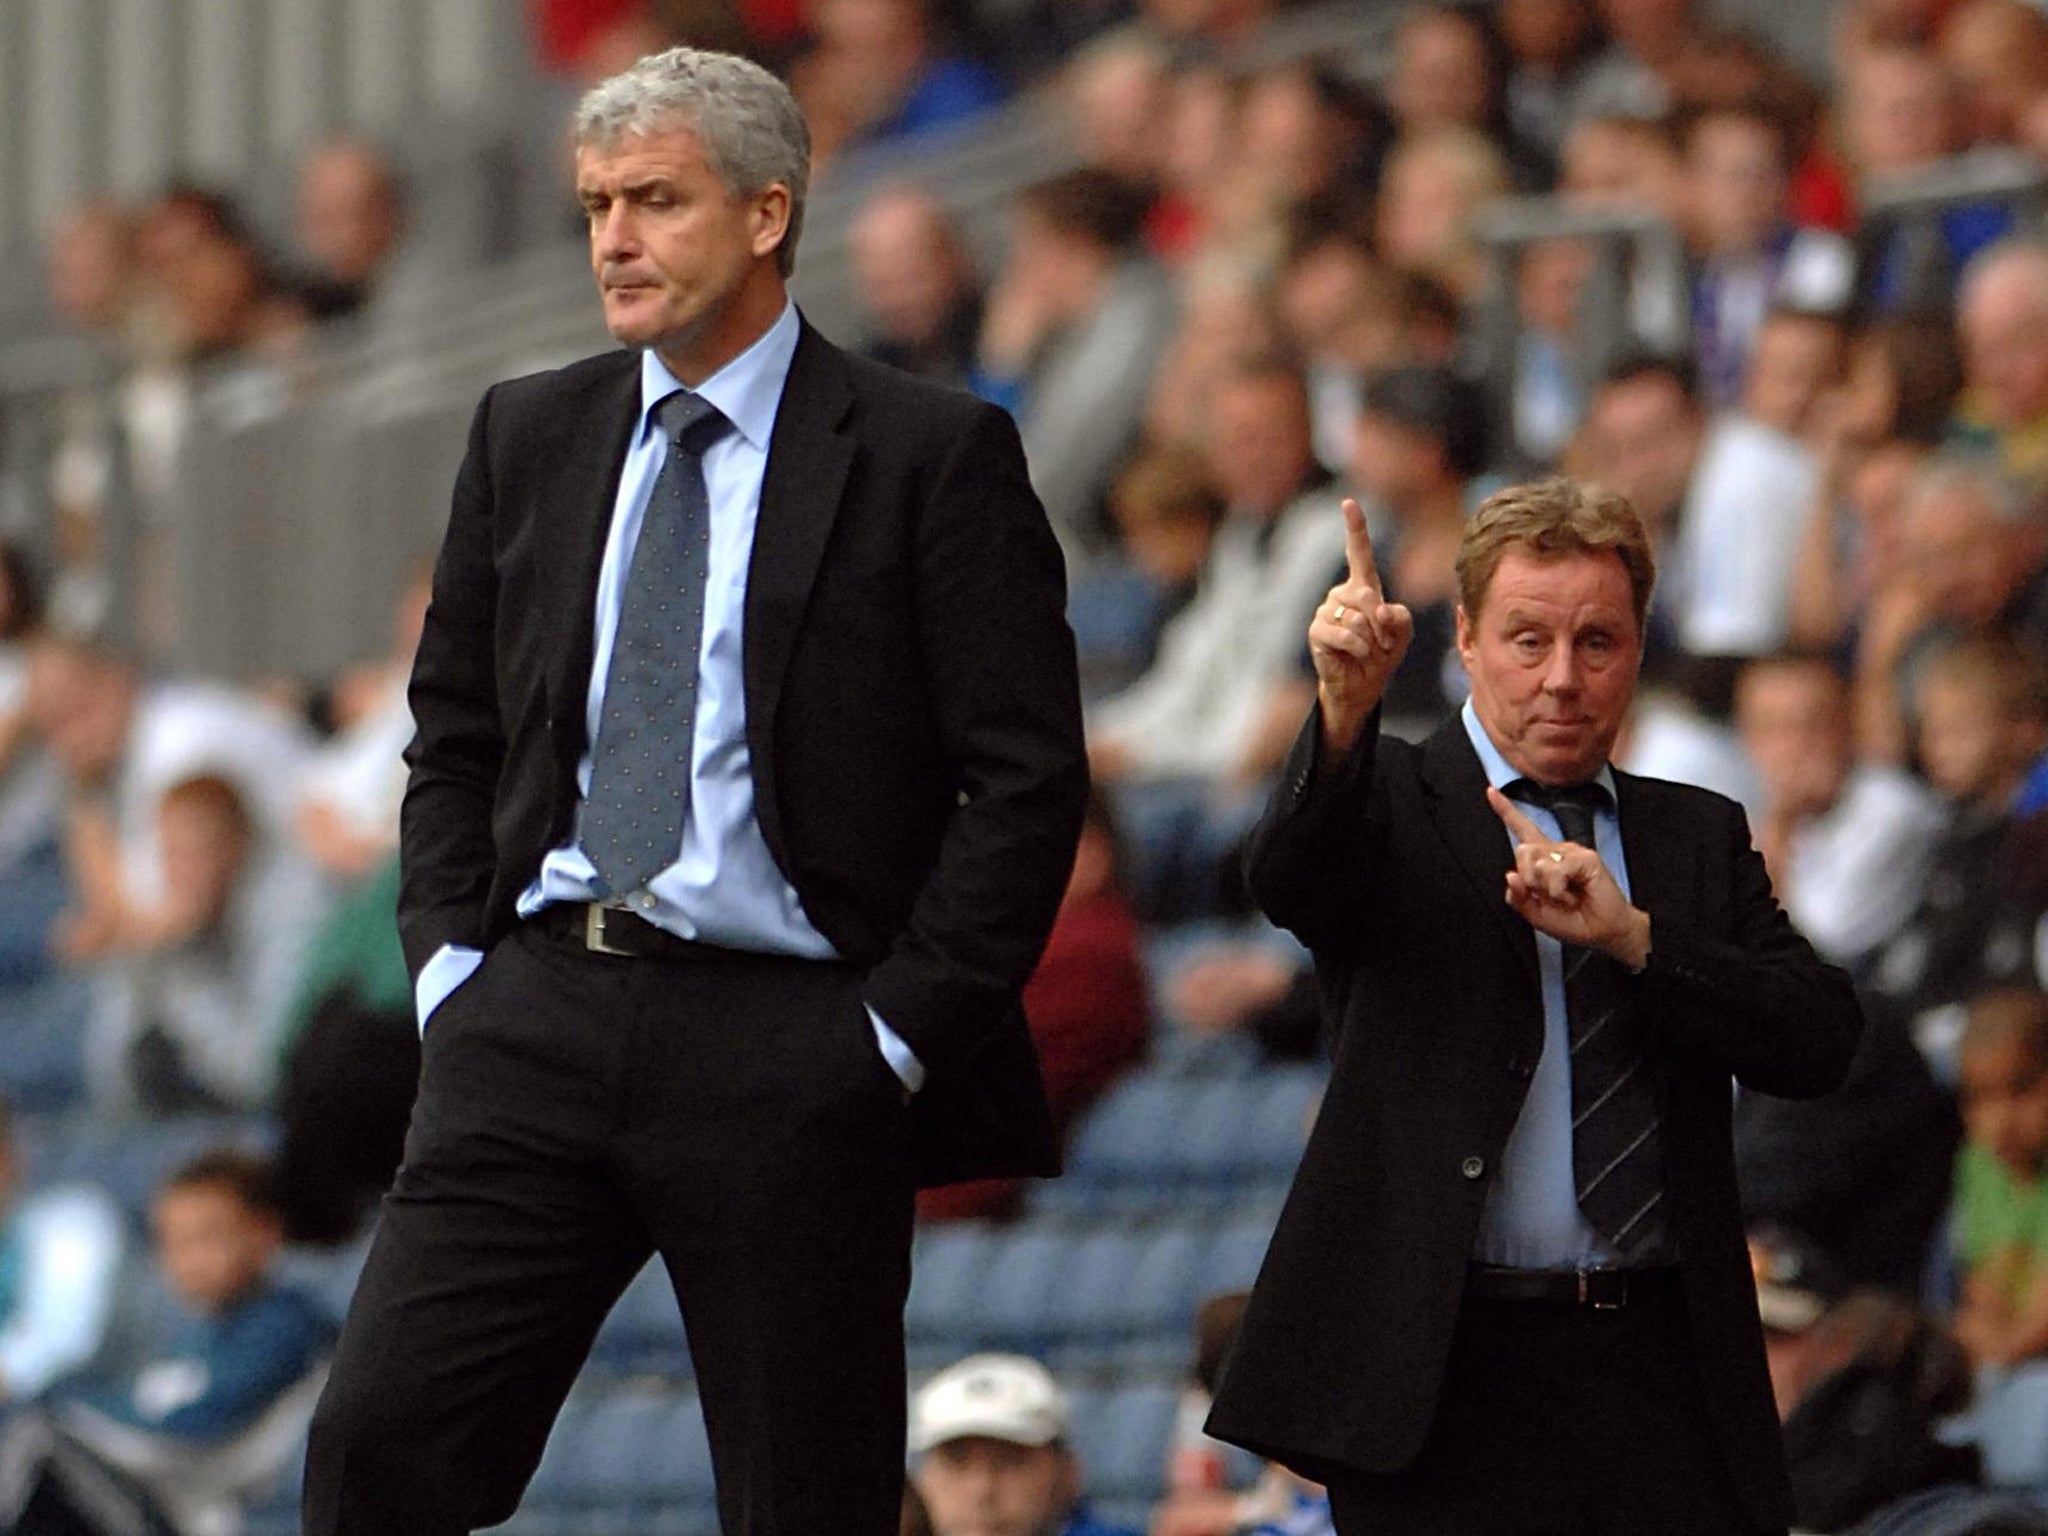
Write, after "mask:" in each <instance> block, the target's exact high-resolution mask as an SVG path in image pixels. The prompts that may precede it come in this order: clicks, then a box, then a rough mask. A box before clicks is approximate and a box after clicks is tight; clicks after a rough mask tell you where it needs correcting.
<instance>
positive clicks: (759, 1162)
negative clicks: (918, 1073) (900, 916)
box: [304, 925, 912, 1536]
mask: <svg viewBox="0 0 2048 1536" xmlns="http://www.w3.org/2000/svg"><path fill="white" fill-rule="evenodd" d="M859 984H860V976H859V974H858V973H857V971H856V970H854V969H853V968H852V967H849V966H844V965H835V964H821V963H818V962H814V961H802V960H793V959H786V958H780V957H771V956H760V955H745V954H739V953H736V952H732V951H722V950H711V949H705V950H702V951H697V952H693V953H692V955H691V956H690V957H689V958H685V959H681V960H651V959H641V958H618V957H611V956H605V955H596V954H590V953H588V952H586V951H584V950H582V949H581V948H579V947H576V946H575V944H574V942H573V941H571V940H567V939H563V938H559V937H555V936H553V935H551V934H549V933H546V932H543V931H540V930H538V929H536V928H535V927H533V926H531V925H528V926H526V927H522V928H521V929H520V930H519V931H517V932H516V933H515V934H514V935H512V936H511V937H510V938H508V939H506V940H504V941H503V942H501V943H500V944H499V945H498V946H497V947H496V948H495V949H494V950H492V952H491V953H490V955H489V957H488V958H487V959H486V960H485V962H484V964H483V966H482V968H481V969H480V970H479V971H478V972H477V973H476V974H475V975H474V976H473V977H471V978H470V980H469V981H468V982H466V983H465V984H464V985H463V986H462V987H461V988H459V989H458V990H457V991H456V992H455V993H454V994H453V995H452V996H451V997H450V998H449V999H448V1000H447V1001H446V1002H445V1003H444V1004H443V1005H442V1006H441V1008H440V1009H439V1010H438V1011H437V1012H436V1013H435V1014H434V1016H433V1018H432V1020H431V1021H430V1023H429V1026H428V1029H427V1034H426V1040H425V1043H424V1049H423V1055H422V1065H421V1075H420V1091H419V1098H418V1101H417V1103H416V1105H415V1107H414V1111H413V1119H412V1125H411V1128H410V1130H409V1131H408V1133H407V1138H406V1153H405V1162H404V1165H403V1166H402V1167H401V1168H400V1170H399V1173H398V1178H397V1181H396V1183H395V1184H394V1186H393V1188H392V1190H391V1192H390V1193H389V1194H388V1195H387V1196H386V1197H385V1201H384V1206H383V1212H382V1216H381V1218H380V1222H379V1226H378V1230H377V1235H376V1239H375V1241H374V1243H373V1245H372V1248H371V1252H370V1256H369V1261H368V1264H367V1266H366V1267H365V1270H364V1273H363V1277H362V1281H361V1284H360V1285H359V1287H358V1289H357V1292H356V1296H355V1300H354V1303H353V1305H352V1306H351V1308H350V1312H349V1317H348V1322H347V1325H346V1326H345V1328H344V1329H343V1332H342V1338H341V1343H340V1347H339V1353H338V1357H337V1359H336V1362H335V1365H334V1370H333V1374H332V1376H331V1377H330V1379H329V1382H328V1386H327V1391H326V1394H325V1396H324V1397H323V1399H322V1401H321V1404H320V1407H319V1410H318V1412H317V1413H316V1415H315V1417H314V1422H313V1430H312V1441H311V1447H310V1450H309V1453H308V1457H307V1468H306V1492H305V1506H304V1508H305V1515H304V1530H305V1532H306V1533H307V1536H392V1533H395V1532H401V1531H402V1532H405V1533H406V1536H456V1533H465V1532H468V1531H470V1530H472V1529H474V1528H476V1527H479V1526H485V1525H492V1524H496V1523H497V1522H499V1521H501V1520H503V1519H505V1518H507V1517H508V1516H509V1515H510V1514H511V1513H512V1511H513V1510H514V1509H515V1508H516V1506H517V1504H518V1501H519V1498H520V1495H521V1493H522V1492H523V1491H524V1489H525V1486H526V1482H527V1480H528V1479H529V1478H530V1477H531V1476H532V1473H533V1469H534V1466H535V1464H536V1463H537V1462H538V1460H539V1458H540V1454H541V1450H542V1448H543V1446H544V1445H545V1443H546V1439H547V1434H548V1430H549V1428H550V1426H551V1425H552V1423H553V1421H554V1417H555V1414H556V1412H557V1410H558V1409H559V1408H560V1406H561V1402H562V1399H563V1397H564V1396H565V1395H566V1394H567V1392H568V1390H569V1387H570V1385H571V1384H572V1383H573V1381H574V1379H575V1377H576V1374H577V1372H578V1370H579V1369H580V1367H581V1365H582V1362H583V1360H584V1357H585V1356H586V1355H587V1353H588V1352H589V1348H590V1343H591V1340H592V1338H593V1336H594V1335H595V1333H596V1331H597V1328H598V1325H599V1324H600V1323H601V1322H602V1321H603V1319H604V1317H605V1314H606V1312H607V1311H609V1309H610V1308H611V1305H612V1303H613V1302H614V1301H615V1300H616V1299H617V1298H618V1295H619V1293H620V1292H621V1290H623V1289H624V1287H625V1285H626V1283H627V1282H628V1281H629V1280H630V1279H631V1278H632V1276H633V1275H634V1273H635V1272H636V1271H637V1270H638V1269H639V1268H640V1266H641V1265H642V1264H643V1263H644V1262H645V1261H646V1259H647V1257H648V1255H649V1254H650V1253H651V1252H659V1253H660V1254H661V1256H662V1259H663V1261H664V1263H665V1265H666V1266H667V1269H668V1272H669V1277H670V1279H671V1281H672V1283H673V1284H674V1287H675V1291H676V1299H677V1302H678V1304H679V1306H680V1308H681V1311H682V1316H683V1322H684V1325H685V1327H686V1329H687V1332H688V1337H689V1344H690V1353H691V1357H692V1360H693V1362H694V1364H695V1368H696V1372H697V1381H698V1389H699V1392H700V1394H701V1397H702V1401H703V1406H704V1416H705V1422H706V1426H707V1428H708V1430H709V1432H710V1440H711V1452H712V1464H713V1468H714V1471H715V1473H716V1476H717V1480H718V1504H719V1517H720V1521H721V1524H722V1527H723V1529H724V1531H725V1533H726V1536H816V1533H819V1532H823V1531H831V1532H834V1533H843V1536H893V1533H894V1532H895V1530H896V1527H897V1519H898V1515H899V1512H900V1508H901V1500H902V1486H903V1440H904V1406H905V1380H904V1363H903V1301H904V1297H905V1294H906V1293H907V1291H908V1289H909V1282H910V1232H911V1213H912V1189H911V1175H910V1166H909V1158H908V1148H907V1135H908V1116H907V1115H906V1113H905V1111H904V1103H903V1090H902V1087H901V1084H900V1083H899V1082H898V1081H897V1079H896V1078H895V1076H894V1074H893V1073H892V1072H891V1071H890V1069H889V1066H888V1063H887V1062H886V1061H885V1060H884V1059H883V1058H882V1055H881V1053H880V1051H879V1050H878V1049H877V1048H876V1045H875V1040H874V1034H873V1030H872V1027H871V1025H870V1023H869V1021H868V1018H867V1014H866V1011H865V1009H864V1007H863V1006H862V1003H861V1000H860V992H859Z"/></svg>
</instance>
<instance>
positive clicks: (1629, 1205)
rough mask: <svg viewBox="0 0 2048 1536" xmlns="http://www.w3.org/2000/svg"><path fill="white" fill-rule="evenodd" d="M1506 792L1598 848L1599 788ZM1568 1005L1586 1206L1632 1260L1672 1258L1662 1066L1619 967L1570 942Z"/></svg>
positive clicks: (1602, 793)
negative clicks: (1631, 1007)
mask: <svg viewBox="0 0 2048 1536" xmlns="http://www.w3.org/2000/svg"><path fill="white" fill-rule="evenodd" d="M1508 795H1509V798H1511V799H1516V800H1524V801H1527V802H1529V803H1531V804H1534V805H1541V806H1544V807H1546V808H1547V809H1548V810H1549V811H1550V813H1551V815H1553V816H1555V817H1556V818H1557V826H1558V830H1559V831H1560V832H1562V833H1563V834H1564V838H1565V841H1567V842H1571V843H1577V844H1578V845H1579V846H1580V847H1582V848H1592V849H1595V850H1596V851H1597V849H1598V844H1597V843H1596V842H1595V840H1594V831H1593V816H1594V813H1595V812H1596V811H1597V810H1600V809H1603V808H1605V806H1606V805H1607V803H1608V800H1607V791H1606V790H1605V789H1604V788H1602V787H1601V786H1600V785H1598V784H1572V785H1566V786H1563V787H1551V786H1547V785H1540V784H1535V783H1532V782H1531V781H1529V780H1527V779H1522V780H1518V781H1516V782H1515V783H1514V784H1511V785H1510V786H1509V787H1508ZM1564 1007H1565V1020H1566V1029H1567V1032H1568V1034H1569V1037H1570V1039H1571V1063H1572V1182H1573V1184H1574V1186H1575V1187H1576V1189H1577V1191H1578V1197H1579V1210H1580V1211H1581V1213H1583V1214H1584V1216H1585V1218H1586V1220H1587V1221H1588V1222H1589V1223H1590V1224H1591V1225H1592V1228H1593V1230H1594V1231H1595V1232H1598V1233H1599V1234H1600V1235H1601V1236H1602V1237H1604V1238H1606V1239H1607V1241H1608V1242H1610V1243H1612V1244H1613V1245H1614V1247H1615V1249H1616V1250H1617V1251H1618V1252H1619V1253H1620V1254H1621V1255H1622V1256H1623V1257H1624V1258H1626V1259H1629V1260H1632V1261H1635V1262H1643V1261H1645V1260H1648V1259H1651V1258H1661V1257H1664V1256H1665V1250H1666V1246H1667V1245H1666V1243H1665V1230H1666V1229H1665V1212H1664V1142H1663V1136H1662V1122H1663V1107H1662V1103H1661V1095H1660V1093H1659V1091H1658V1084H1657V1080H1656V1069H1655V1063H1654V1062H1653V1061H1652V1059H1651V1057H1650V1054H1649V1052H1648V1051H1647V1050H1646V1049H1645V1048H1644V1046H1643V1043H1642V1041H1641V1039H1640V1038H1639V1037H1638V1035H1637V1033H1636V1031H1635V1030H1634V1028H1633V1027H1632V1026H1631V1024H1630V1021H1629V1020H1628V1018H1627V1015H1626V1011H1625V1009H1624V1007H1623V1000H1622V988H1621V973H1620V962H1619V961H1617V960H1615V959H1614V958H1613V957H1612V956H1611V955H1608V954H1605V953H1603V952H1602V951H1600V950H1597V949H1588V948H1585V947H1583V946H1581V945H1578V944H1566V945H1565V946H1564Z"/></svg>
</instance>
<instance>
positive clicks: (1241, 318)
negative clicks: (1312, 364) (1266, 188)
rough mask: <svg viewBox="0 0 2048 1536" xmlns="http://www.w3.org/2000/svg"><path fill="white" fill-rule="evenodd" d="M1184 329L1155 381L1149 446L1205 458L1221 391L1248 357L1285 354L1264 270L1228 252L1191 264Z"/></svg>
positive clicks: (1185, 279) (1184, 283)
mask: <svg viewBox="0 0 2048 1536" xmlns="http://www.w3.org/2000/svg"><path fill="white" fill-rule="evenodd" d="M1176 288H1177V290H1178V293H1179V298H1180V319H1179V324H1178V326H1177V327H1176V328H1175V330H1174V333H1173V339H1172V341H1171V342H1170V343H1169V344H1168V346H1167V349H1166V352H1165V355H1164V356H1162V357H1161V358H1160V360H1159V366H1158V368H1157V370H1156V371H1155V372H1154V373H1153V376H1152V392H1151V397H1150V398H1149V399H1148V400H1147V401H1146V402H1145V421H1144V427H1143V436H1144V440H1145V441H1146V442H1149V443H1160V444H1169V445H1182V446H1186V447H1191V448H1195V449H1198V450H1201V451H1204V452H1206V451H1207V449H1208V445H1209V440H1210V437H1211V436H1212V434H1213V432H1214V430H1215V429H1214V424H1213V417H1214V413H1215V408H1216V407H1215V397H1216V391H1217V389H1218V387H1219V386H1220V385H1221V384H1222V382H1223V381H1224V380H1225V379H1226V378H1227V377H1228V376H1229V374H1230V373H1231V372H1232V370H1233V369H1234V368H1235V367H1236V365H1237V364H1238V362H1240V361H1241V360H1242V359H1244V358H1246V357H1252V356H1256V355H1258V354H1260V353H1263V352H1273V351H1278V350H1280V349H1281V348H1282V345H1283V343H1282V340H1281V327H1280V324H1279V322H1278V319H1277V317H1276V316H1275V314H1274V312H1273V307H1272V304H1271V302H1270V301H1269V299H1268V297H1267V294H1266V291H1265V283H1264V277H1263V274H1262V271H1261V264H1260V263H1259V262H1257V261H1255V260H1252V259H1249V258H1247V257H1245V256H1243V255H1241V254H1238V253H1236V252H1234V251H1232V250H1229V249H1226V248H1223V247H1220V246H1219V247H1211V248H1210V249H1207V250H1205V251H1203V252H1201V253H1200V254H1198V255H1196V256H1194V257H1192V258H1190V259H1189V260H1188V261H1187V263H1186V264H1185V265H1184V266H1183V268H1182V270H1181V272H1180V273H1179V276H1178V281H1177V283H1176Z"/></svg>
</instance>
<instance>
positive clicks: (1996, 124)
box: [1938, 0, 2048, 144]
mask: <svg viewBox="0 0 2048 1536" xmlns="http://www.w3.org/2000/svg"><path fill="white" fill-rule="evenodd" d="M1938 46H1939V51H1940V54H1941V60H1942V63H1943V64H1945V65H1946V66H1947V67H1948V71H1949V74H1950V75H1951V76H1952V77H1953V78H1954V79H1955V80H1956V81H1957V83H1958V85H1959V87H1960V90H1961V94H1962V98H1963V117H1964V127H1963V134H1962V139H1963V142H1964V143H1966V144H2012V143H2016V142H2018V140H2019V138H2020V134H2021V129H2022V125H2023V123H2024V121H2025V118H2026V114H2027V110H2028V108H2030V107H2032V106H2033V105H2034V104H2035V103H2036V102H2038V101H2039V100H2041V98H2042V97H2043V96H2044V95H2048V20H2044V19H2043V17H2042V15H2041V13H2040V12H2039V11H2038V10H2036V9H2035V8H2034V7H2033V6H2031V5H2028V4H2027V3H2026V0H1969V3H1968V4H1966V5H1963V6H1960V7H1959V8H1958V9H1957V10H1956V11H1955V12H1954V13H1953V14H1952V15H1951V16H1950V17H1949V18H1948V20H1947V22H1946V23H1945V24H1944V25H1943V26H1942V29H1941V39H1940V42H1939V45H1938Z"/></svg>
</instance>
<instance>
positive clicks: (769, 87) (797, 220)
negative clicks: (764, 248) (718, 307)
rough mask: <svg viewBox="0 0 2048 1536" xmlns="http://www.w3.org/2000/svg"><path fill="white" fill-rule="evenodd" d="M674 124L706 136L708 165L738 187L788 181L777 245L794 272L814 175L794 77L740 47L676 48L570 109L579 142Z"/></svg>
mask: <svg viewBox="0 0 2048 1536" xmlns="http://www.w3.org/2000/svg"><path fill="white" fill-rule="evenodd" d="M677 127H685V128H688V129H690V130H691V131H692V132H694V133H695V134H696V135H697V137H698V138H699V139H701V140H702V141H703V144H704V153H705V154H706V156H708V157H709V159H710V161H711V168H712V169H713V170H714V171H716V172H717V173H718V178H719V180H721V181H723V182H724V183H725V185H726V189H727V190H728V191H729V192H731V193H732V194H733V195H734V196H735V197H752V196H753V195H754V194H756V193H758V192H765V191H766V190H767V189H768V188H769V187H771V186H773V185H774V184H775V183H777V182H780V183H781V184H782V185H783V186H785V187H787V188H788V189H789V230H788V232H787V233H786V234H785V235H784V236H783V237H782V247H781V249H780V250H779V251H777V252H776V261H777V264H778V265H779V266H780V267H781V269H782V275H783V276H784V277H787V276H789V274H790V272H791V270H792V269H793V268H794V267H795V265H796V242H797V236H798V235H799V234H800V233H802V231H803V223H804V196H805V193H806V191H807V190H808V189H809V186H810V180H811V130H810V126H809V125H808V124H807V123H805V121H804V114H803V110H802V108H800V107H798V106H797V104H796V98H795V97H793V96H791V95H790V93H789V87H788V86H786V85H784V84H783V83H782V82H781V81H780V80H778V79H776V78H775V77H774V76H773V75H771V74H769V73H768V71H767V70H765V69H763V68H762V67H761V66H760V65H758V64H756V63H754V62H753V61H751V60H749V59H743V58H740V57H739V56H737V55H736V54H730V53H712V52H709V51H708V50H705V49H700V48H671V49H669V50H668V51H667V52H665V53H650V54H649V55H648V56H647V57H646V58H644V59H642V60H640V62H639V63H637V64H635V65H633V66H632V67H631V68H630V69H627V70H624V71H622V72H620V73H619V74H616V75H613V76H612V77H611V78H610V79H609V80H603V81H600V82H599V83H598V84H596V85H594V86H592V87H591V88H590V89H589V90H588V91H586V92H585V93H584V96H583V99H582V100H581V101H579V102H577V104H576V113H575V117H574V119H573V132H574V135H575V142H576V147H577V148H579V149H582V148H585V147H589V148H596V149H608V148H610V147H611V146H613V145H615V144H616V143H617V142H618V141H619V140H620V139H623V138H633V137H641V136H644V135H647V134H653V133H661V132H665V131H667V130H670V129H674V128H677Z"/></svg>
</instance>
